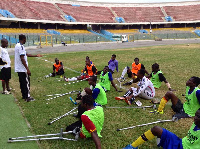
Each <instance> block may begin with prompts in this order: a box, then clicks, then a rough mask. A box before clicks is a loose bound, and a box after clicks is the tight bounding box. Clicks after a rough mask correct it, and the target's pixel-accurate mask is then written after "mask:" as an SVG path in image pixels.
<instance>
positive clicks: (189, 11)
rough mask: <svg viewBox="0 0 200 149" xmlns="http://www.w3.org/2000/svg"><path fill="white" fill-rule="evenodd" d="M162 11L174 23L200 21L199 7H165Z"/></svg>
mask: <svg viewBox="0 0 200 149" xmlns="http://www.w3.org/2000/svg"><path fill="white" fill-rule="evenodd" d="M164 9H165V11H166V13H167V14H168V15H169V16H172V17H173V18H174V20H175V21H194V20H200V15H199V12H200V5H188V6H165V7H164Z"/></svg>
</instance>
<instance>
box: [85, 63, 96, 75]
mask: <svg viewBox="0 0 200 149" xmlns="http://www.w3.org/2000/svg"><path fill="white" fill-rule="evenodd" d="M85 71H86V72H87V74H88V75H89V76H93V75H94V74H96V72H97V69H96V67H95V65H94V64H91V65H90V66H88V65H86V66H85Z"/></svg>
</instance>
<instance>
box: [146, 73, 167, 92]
mask: <svg viewBox="0 0 200 149" xmlns="http://www.w3.org/2000/svg"><path fill="white" fill-rule="evenodd" d="M150 77H151V79H150V80H151V82H152V83H153V86H154V87H155V88H160V86H161V83H162V81H165V80H166V78H165V77H164V76H163V73H162V71H160V70H159V71H158V72H157V73H156V74H154V72H152V73H151V74H150Z"/></svg>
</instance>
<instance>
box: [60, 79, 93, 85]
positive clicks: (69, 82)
mask: <svg viewBox="0 0 200 149" xmlns="http://www.w3.org/2000/svg"><path fill="white" fill-rule="evenodd" d="M88 79H89V78H87V79H83V80H77V81H73V82H72V81H68V83H65V84H64V85H67V84H74V83H78V82H82V81H87V80H88Z"/></svg>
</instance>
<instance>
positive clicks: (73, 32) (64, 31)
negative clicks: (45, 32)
mask: <svg viewBox="0 0 200 149" xmlns="http://www.w3.org/2000/svg"><path fill="white" fill-rule="evenodd" d="M57 31H58V32H60V33H61V34H91V32H89V31H87V30H78V29H76V30H64V29H58V30H57Z"/></svg>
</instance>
